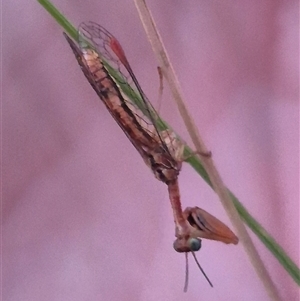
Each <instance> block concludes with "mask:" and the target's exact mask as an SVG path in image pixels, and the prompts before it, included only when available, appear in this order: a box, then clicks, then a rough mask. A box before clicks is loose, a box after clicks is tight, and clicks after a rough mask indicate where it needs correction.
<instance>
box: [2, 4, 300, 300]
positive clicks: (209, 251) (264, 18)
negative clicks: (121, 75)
mask: <svg viewBox="0 0 300 301" xmlns="http://www.w3.org/2000/svg"><path fill="white" fill-rule="evenodd" d="M54 3H55V4H56V5H58V8H59V9H60V10H61V11H62V12H63V13H64V14H65V15H66V16H67V17H68V18H69V19H70V20H71V22H73V24H75V25H78V24H79V23H80V22H82V21H90V20H92V21H95V22H97V23H100V24H101V25H103V26H105V27H106V28H107V29H108V30H109V31H110V32H112V33H113V34H114V35H115V36H116V37H117V38H118V39H119V41H120V42H121V44H122V45H123V48H124V49H125V52H126V54H127V56H128V59H129V61H130V62H131V64H132V67H133V69H134V71H135V74H136V76H137V78H138V79H139V82H140V84H141V85H142V87H143V88H144V90H145V92H146V94H147V95H148V97H149V98H150V99H151V101H152V102H153V104H154V105H157V99H158V87H159V83H158V75H157V71H156V66H157V63H156V61H155V58H154V55H153V54H152V52H151V47H150V45H149V43H148V42H147V39H146V38H145V35H144V32H143V28H142V25H141V23H140V21H139V18H138V15H137V12H136V9H135V7H134V4H133V2H132V1H129V0H126V1H125V0H123V1H117V0H110V1H108V0H106V1H104V0H103V1H94V0H90V1H84V0H78V1H54ZM298 6H299V4H298V2H297V1H284V2H283V1H282V2H281V1H239V2H236V1H226V3H225V2H223V1H209V2H207V1H198V0H197V1H196V0H192V1H182V2H181V3H179V2H176V1H170V0H167V1H159V0H156V1H149V7H150V9H151V10H152V13H153V15H154V18H155V20H156V21H157V24H158V26H159V29H160V32H161V35H162V37H163V39H164V42H165V45H166V47H167V49H168V51H169V54H170V57H171V59H172V61H173V64H174V68H175V70H176V71H177V73H178V76H179V79H180V80H181V85H182V90H183V92H184V94H185V97H186V100H187V103H188V107H189V109H190V111H191V112H192V115H193V117H194V119H195V121H196V123H197V126H198V127H199V130H200V132H201V133H202V135H203V138H204V139H205V142H206V144H207V146H208V147H209V149H210V150H211V151H212V153H213V157H214V160H215V162H216V164H217V167H218V169H219V171H220V173H221V175H222V177H223V179H224V181H225V183H226V184H227V185H228V187H229V188H230V189H231V190H232V191H233V192H234V193H235V194H236V195H237V196H238V197H239V198H240V200H241V201H242V203H243V204H244V205H245V206H246V207H247V208H248V210H249V211H250V212H251V214H253V216H255V217H256V218H257V219H258V221H259V222H260V223H261V224H262V225H263V226H264V227H265V228H266V229H267V231H269V232H270V233H271V234H272V235H273V236H274V237H275V238H276V240H277V241H278V242H279V243H280V244H281V245H282V247H283V248H284V249H285V250H286V251H287V253H288V254H289V255H290V256H291V258H292V259H293V260H294V261H296V262H297V264H299V143H298V142H299V86H298V83H299V64H298V63H299V61H298V50H299V49H298V45H299V44H298V42H299V17H298V13H299V7H298ZM2 45H3V70H4V71H3V73H2V74H3V86H2V87H3V100H4V102H3V110H2V117H3V199H4V202H3V213H2V217H3V241H2V243H3V297H4V299H3V300H6V301H13V300H14V301H15V300H22V301H25V300H30V301H36V300H39V301H40V300H49V301H53V300H64V301H67V300H72V301H76V300H80V301H82V300H189V301H192V300H232V301H234V300H243V301H247V300H268V296H267V294H266V292H265V291H264V288H263V286H262V284H261V282H260V281H259V280H258V278H257V276H256V274H255V272H254V270H253V268H252V266H251V265H250V263H249V260H248V258H247V256H246V254H245V251H244V249H243V247H242V245H241V244H239V245H238V246H233V245H225V244H222V243H218V242H211V241H203V244H202V250H201V251H200V252H199V253H198V259H199V261H200V262H201V264H202V266H203V268H204V270H205V271H206V273H207V275H208V276H209V277H210V279H211V281H212V282H213V284H214V288H213V289H211V288H210V287H209V285H208V284H207V283H206V281H205V279H204V277H203V276H202V275H201V273H200V271H199V270H198V269H197V267H196V265H195V263H194V262H193V260H192V258H191V257H190V284H189V291H188V293H186V294H184V293H183V284H184V269H185V265H184V255H182V254H178V253H176V252H175V251H173V248H172V244H173V240H174V224H173V220H172V213H171V209H170V204H169V200H168V194H167V188H166V186H165V185H164V184H162V183H160V182H159V181H157V180H156V179H155V178H154V176H153V175H152V174H151V172H150V170H149V169H148V168H147V167H146V166H145V164H144V162H143V161H142V159H141V158H140V157H139V154H138V153H137V151H136V150H135V149H134V147H133V146H132V145H131V143H130V142H129V141H128V140H127V138H126V136H125V135H124V134H123V132H122V131H121V129H120V128H118V126H117V125H116V123H115V122H114V120H113V119H112V118H111V116H110V115H109V113H108V112H107V111H106V109H105V107H104V105H103V104H102V103H101V102H100V100H99V99H98V98H97V96H96V94H95V93H94V91H93V90H92V88H91V87H90V85H89V84H88V82H87V81H86V80H85V78H84V76H83V74H82V73H81V71H80V69H79V67H78V65H77V62H76V61H75V58H74V56H73V53H72V52H71V50H70V48H69V46H68V44H67V43H66V41H65V39H64V37H63V35H62V29H61V28H60V27H59V26H58V25H57V24H56V22H55V21H54V20H53V19H52V17H51V16H50V15H49V14H48V13H47V12H46V11H45V10H44V9H43V8H42V7H41V6H40V5H39V4H38V3H37V2H36V1H30V2H29V1H28V2H27V1H26V2H25V1H5V2H3V38H2ZM173 108H174V103H173V102H172V100H171V97H170V93H169V91H168V88H167V85H166V83H165V90H164V95H163V102H162V108H161V114H162V115H163V116H164V118H165V119H166V120H167V121H168V122H169V123H170V124H171V125H172V126H173V127H174V128H175V129H176V130H177V131H178V132H179V133H180V134H181V135H182V136H183V137H184V138H185V139H186V140H187V141H190V140H189V138H188V135H187V133H186V131H185V130H184V126H183V123H182V121H181V119H180V117H179V114H178V112H177V111H176V110H174V109H173ZM179 180H180V188H181V194H182V202H183V206H184V207H186V206H199V207H202V208H203V209H205V210H207V211H208V212H210V213H212V214H214V215H215V216H216V217H218V218H219V219H220V220H222V221H223V222H225V223H227V224H228V225H229V226H230V222H229V220H228V218H227V216H226V214H225V212H224V210H223V208H222V206H221V205H220V203H219V201H218V198H217V197H216V195H215V194H214V193H213V192H212V191H211V189H210V188H209V187H208V186H207V185H206V184H205V183H204V182H203V181H202V179H201V178H199V176H198V175H197V174H196V173H195V172H194V171H193V169H192V168H191V167H190V166H188V165H186V164H185V165H184V166H183V170H182V173H181V175H180V179H179ZM251 236H252V237H253V239H254V242H255V244H256V245H257V248H258V250H259V252H260V254H261V256H262V258H263V260H264V262H265V263H266V266H267V268H268V270H269V272H270V273H271V275H272V277H273V280H274V282H275V284H276V285H277V287H278V289H279V291H280V294H281V296H282V300H296V299H297V296H298V293H299V290H298V287H297V285H296V284H295V283H294V282H293V280H291V278H290V277H289V276H288V275H287V273H286V272H285V270H284V269H283V268H282V267H281V266H280V265H279V263H278V262H277V261H276V260H275V259H274V258H273V257H272V256H271V255H270V253H269V251H268V250H266V249H265V247H264V246H263V245H262V244H261V243H260V241H258V239H257V238H256V237H255V236H254V235H252V234H251Z"/></svg>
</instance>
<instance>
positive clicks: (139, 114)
mask: <svg viewBox="0 0 300 301" xmlns="http://www.w3.org/2000/svg"><path fill="white" fill-rule="evenodd" d="M65 37H66V39H67V41H68V43H69V45H70V47H71V48H72V50H73V52H74V54H75V57H76V59H77V61H78V64H79V65H80V67H81V70H82V71H83V73H84V75H85V77H86V78H87V80H88V81H89V83H90V84H91V86H92V87H93V89H94V90H95V92H96V93H97V95H98V96H99V97H100V99H101V100H102V101H103V103H104V104H105V106H106V107H107V109H108V111H109V112H110V114H111V115H112V117H113V118H114V119H115V120H116V122H117V123H118V124H119V126H120V127H121V129H122V130H123V131H124V133H125V134H126V136H127V137H128V138H129V140H130V141H131V143H132V144H133V145H134V147H135V148H136V149H137V151H138V152H139V153H140V155H141V157H142V158H143V160H144V161H145V163H146V164H147V166H149V167H150V169H151V170H152V172H153V173H154V175H155V177H156V178H157V179H158V180H160V181H162V182H163V183H165V184H166V185H167V186H168V192H169V198H170V202H171V206H172V210H173V216H174V222H175V236H176V240H175V241H174V243H173V247H174V249H175V250H176V251H177V252H180V253H185V254H186V281H185V289H184V290H185V291H186V289H187V281H188V263H187V254H188V252H191V253H192V255H193V257H194V259H195V261H196V263H197V265H198V267H199V269H200V270H201V271H202V273H203V274H204V276H205V277H206V279H207V281H208V282H209V284H210V285H211V286H212V284H211V282H210V280H209V279H208V278H207V276H206V275H205V273H204V271H203V270H202V268H201V266H200V264H199V262H198V260H197V258H196V256H195V252H196V251H198V250H200V248H201V238H206V239H212V240H217V241H222V242H224V243H226V244H230V243H232V244H237V243H238V238H237V237H236V236H235V234H234V233H233V232H232V231H231V230H230V229H229V228H228V227H227V226H226V225H225V224H223V223H222V222H221V221H219V220H218V219H217V218H215V217H214V216H212V215H211V214H209V213H208V212H206V211H204V210H203V209H201V208H198V207H193V208H190V207H189V208H186V209H185V210H184V211H183V210H182V208H181V201H180V193H179V185H178V176H179V173H180V170H181V166H182V162H183V152H184V144H183V143H182V142H181V141H180V140H179V139H178V138H177V136H176V134H175V133H174V132H173V131H171V130H170V129H167V128H164V127H163V126H162V125H161V123H160V118H159V116H158V114H157V113H156V111H155V109H154V108H153V107H152V105H151V103H150V102H149V100H148V98H147V97H146V95H145V94H144V92H143V90H142V88H141V87H140V85H139V83H138V81H137V79H136V77H135V75H134V73H133V71H132V69H131V67H130V65H129V63H128V61H127V58H126V56H125V53H124V51H123V49H122V47H121V45H120V43H119V42H118V41H117V39H116V38H115V37H114V36H113V35H111V34H110V33H109V32H108V31H107V30H106V29H105V28H104V27H102V26H101V25H99V24H97V23H94V22H88V23H82V24H81V25H80V26H79V30H78V45H79V46H77V45H76V44H75V43H74V42H73V40H72V39H71V38H70V37H68V35H66V34H65ZM115 70H118V71H117V72H116V71H115Z"/></svg>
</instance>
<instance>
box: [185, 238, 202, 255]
mask: <svg viewBox="0 0 300 301" xmlns="http://www.w3.org/2000/svg"><path fill="white" fill-rule="evenodd" d="M188 245H189V248H190V250H191V251H193V252H196V251H199V250H200V248H201V239H198V238H189V240H188Z"/></svg>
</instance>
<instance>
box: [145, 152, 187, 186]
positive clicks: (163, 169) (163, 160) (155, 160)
mask: <svg viewBox="0 0 300 301" xmlns="http://www.w3.org/2000/svg"><path fill="white" fill-rule="evenodd" d="M144 161H145V162H146V164H147V165H148V166H149V167H150V168H151V170H152V171H153V173H154V175H155V177H156V178H157V179H158V180H160V181H162V182H164V183H166V184H168V183H169V182H171V181H174V180H175V179H177V177H178V175H179V172H180V169H181V165H182V164H181V162H176V161H175V160H174V159H173V158H172V157H170V156H168V155H167V154H166V153H165V151H164V150H156V149H155V150H151V151H147V155H146V156H145V157H144Z"/></svg>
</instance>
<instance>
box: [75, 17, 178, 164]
mask: <svg viewBox="0 0 300 301" xmlns="http://www.w3.org/2000/svg"><path fill="white" fill-rule="evenodd" d="M78 31H79V39H78V40H79V46H80V45H81V44H83V45H86V42H88V44H89V45H90V46H91V47H93V49H94V50H95V51H97V53H98V54H99V55H100V56H101V59H104V60H105V61H106V62H108V63H109V67H112V68H113V69H115V70H118V74H113V71H112V70H111V69H110V70H111V71H112V74H111V75H112V76H113V77H114V78H115V80H116V81H118V82H119V84H120V85H121V88H120V89H122V90H123V92H124V93H126V94H127V96H128V99H127V101H128V102H129V103H128V104H127V105H128V106H129V107H130V108H132V110H133V112H135V114H136V116H137V118H138V119H139V120H140V121H142V122H143V123H144V127H145V130H147V131H148V132H149V133H151V134H152V136H153V137H154V138H156V140H157V139H158V142H159V143H160V144H161V147H163V149H164V150H165V152H167V153H168V154H169V156H172V157H173V158H174V157H175V154H176V153H178V140H177V139H176V137H175V133H173V132H171V131H170V130H165V129H163V130H162V131H160V130H159V125H158V123H159V121H160V117H159V116H158V114H157V112H156V111H155V109H154V108H153V106H152V105H151V103H150V102H149V100H148V98H147V97H146V95H145V93H144V92H143V90H142V88H141V87H140V85H139V83H138V81H137V79H136V77H135V75H134V73H133V71H132V69H131V66H130V64H129V63H128V60H127V58H126V55H125V53H124V51H123V49H122V47H121V45H120V43H119V42H118V40H117V39H116V38H115V37H114V36H113V35H112V34H111V33H109V32H108V31H107V30H106V29H105V28H104V27H102V26H101V25H99V24H97V23H94V22H87V23H81V24H80V26H79V30H78ZM82 42H83V43H82ZM106 67H107V66H106ZM136 95H138V99H136ZM134 99H135V101H134ZM137 108H138V109H139V110H140V111H141V112H139V111H137ZM174 159H175V158H174Z"/></svg>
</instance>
